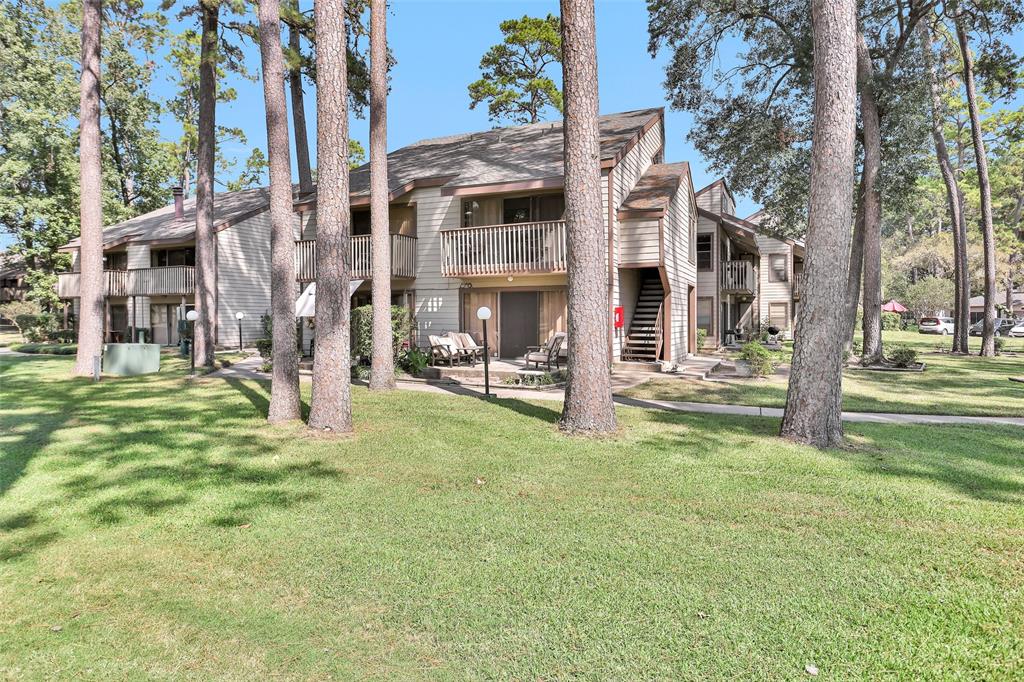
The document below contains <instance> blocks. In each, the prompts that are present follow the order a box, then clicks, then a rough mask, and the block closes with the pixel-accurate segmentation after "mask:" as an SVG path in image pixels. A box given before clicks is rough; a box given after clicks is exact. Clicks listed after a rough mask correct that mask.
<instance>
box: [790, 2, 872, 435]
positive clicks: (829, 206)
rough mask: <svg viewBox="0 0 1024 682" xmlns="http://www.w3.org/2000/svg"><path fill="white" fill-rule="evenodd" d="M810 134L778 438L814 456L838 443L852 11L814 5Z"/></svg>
mask: <svg viewBox="0 0 1024 682" xmlns="http://www.w3.org/2000/svg"><path fill="white" fill-rule="evenodd" d="M811 25H812V32H813V39H814V55H815V59H814V129H813V143H812V148H811V178H810V199H809V204H808V230H807V258H806V259H805V261H804V282H805V283H806V287H805V288H804V289H805V292H806V293H805V294H804V299H803V303H802V305H801V306H800V314H799V317H798V319H797V329H798V330H799V336H798V337H797V341H796V343H795V344H794V349H793V365H792V371H791V372H790V379H789V391H788V393H787V395H786V409H785V413H784V415H783V418H782V429H781V435H782V436H783V437H785V438H789V439H791V440H794V441H797V442H801V443H808V444H811V445H814V446H817V447H819V448H825V447H832V446H837V445H839V444H841V443H842V440H843V422H842V364H843V336H844V335H845V329H844V328H843V320H844V313H845V309H844V302H845V300H846V298H845V296H846V287H845V285H846V282H845V276H846V273H847V271H848V268H849V259H850V223H851V221H852V219H853V215H852V214H853V206H852V197H851V192H850V188H851V187H852V186H853V178H854V170H853V166H854V137H855V125H856V118H857V113H856V108H857V107H856V102H857V5H856V3H855V2H854V1H853V0H812V2H811Z"/></svg>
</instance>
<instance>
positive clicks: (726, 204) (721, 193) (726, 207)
mask: <svg viewBox="0 0 1024 682" xmlns="http://www.w3.org/2000/svg"><path fill="white" fill-rule="evenodd" d="M697 206H699V207H701V208H703V209H704V210H705V211H711V212H712V213H718V214H719V215H721V214H722V213H728V214H729V215H734V214H735V213H736V204H735V203H733V200H732V197H730V196H729V193H728V192H727V191H726V190H725V186H724V185H723V184H722V183H720V182H719V183H716V184H714V185H712V187H711V189H709V190H707V191H706V192H703V193H702V194H701V195H700V196H698V197H697Z"/></svg>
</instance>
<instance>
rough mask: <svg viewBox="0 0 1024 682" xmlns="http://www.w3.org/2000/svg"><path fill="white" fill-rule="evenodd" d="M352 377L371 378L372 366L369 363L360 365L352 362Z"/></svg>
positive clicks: (359, 378) (365, 379) (360, 379)
mask: <svg viewBox="0 0 1024 682" xmlns="http://www.w3.org/2000/svg"><path fill="white" fill-rule="evenodd" d="M352 378H353V379H358V380H359V381H369V380H370V366H369V365H358V364H355V363H353V364H352Z"/></svg>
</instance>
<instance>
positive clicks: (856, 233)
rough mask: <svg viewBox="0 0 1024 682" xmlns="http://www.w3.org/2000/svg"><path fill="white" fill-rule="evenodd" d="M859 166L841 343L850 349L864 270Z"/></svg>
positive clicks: (855, 325) (862, 199) (862, 184)
mask: <svg viewBox="0 0 1024 682" xmlns="http://www.w3.org/2000/svg"><path fill="white" fill-rule="evenodd" d="M866 170H867V165H866V164H865V166H864V167H863V168H861V173H860V192H859V193H858V195H857V217H856V218H855V219H854V221H853V239H852V241H851V242H850V267H849V269H848V270H847V275H846V320H845V324H846V326H845V327H844V329H846V339H845V342H844V345H843V348H844V349H845V350H850V348H851V347H852V345H853V334H854V332H856V331H857V306H859V305H860V282H861V276H862V274H863V272H864V173H865V171H866Z"/></svg>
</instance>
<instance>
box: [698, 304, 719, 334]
mask: <svg viewBox="0 0 1024 682" xmlns="http://www.w3.org/2000/svg"><path fill="white" fill-rule="evenodd" d="M714 310H715V299H713V298H711V297H704V296H701V297H698V298H697V328H698V329H703V330H704V331H706V332H707V333H708V336H711V323H712V320H711V316H712V314H713V313H714Z"/></svg>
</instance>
